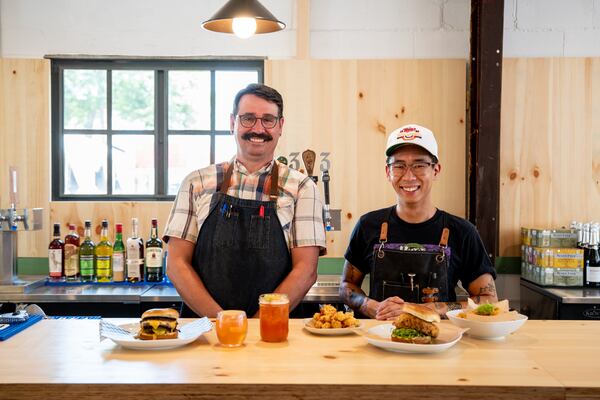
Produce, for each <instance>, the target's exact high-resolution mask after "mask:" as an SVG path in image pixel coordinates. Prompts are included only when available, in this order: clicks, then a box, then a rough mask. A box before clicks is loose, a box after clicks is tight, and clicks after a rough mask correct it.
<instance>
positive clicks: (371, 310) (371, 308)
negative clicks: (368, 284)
mask: <svg viewBox="0 0 600 400" xmlns="http://www.w3.org/2000/svg"><path fill="white" fill-rule="evenodd" d="M364 278H365V274H363V273H362V272H361V271H360V270H359V269H358V268H356V267H355V266H354V265H352V264H350V263H349V262H348V261H346V262H345V263H344V272H343V273H342V282H341V284H340V297H341V298H342V300H343V301H344V303H346V304H347V305H348V306H349V307H350V308H352V309H353V310H356V311H360V312H361V313H362V314H364V315H366V316H368V317H369V318H375V315H376V314H377V308H378V307H379V302H377V301H375V300H372V299H370V298H368V297H367V295H366V294H365V292H363V290H362V289H361V288H360V285H361V284H362V282H363V279H364Z"/></svg>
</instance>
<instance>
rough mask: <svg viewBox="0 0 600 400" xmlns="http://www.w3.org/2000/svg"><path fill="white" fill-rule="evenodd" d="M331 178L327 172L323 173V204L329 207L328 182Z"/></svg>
mask: <svg viewBox="0 0 600 400" xmlns="http://www.w3.org/2000/svg"><path fill="white" fill-rule="evenodd" d="M330 180H331V177H330V176H329V171H328V170H325V171H323V191H324V192H325V204H327V205H329V181H330Z"/></svg>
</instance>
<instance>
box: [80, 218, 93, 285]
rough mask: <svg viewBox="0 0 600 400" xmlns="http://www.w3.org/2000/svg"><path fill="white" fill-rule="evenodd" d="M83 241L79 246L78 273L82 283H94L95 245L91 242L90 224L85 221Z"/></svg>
mask: <svg viewBox="0 0 600 400" xmlns="http://www.w3.org/2000/svg"><path fill="white" fill-rule="evenodd" d="M83 236H84V239H83V243H81V246H79V273H80V274H81V281H82V282H94V278H95V273H94V250H95V249H96V245H95V244H94V242H92V222H91V221H85V231H84V233H83Z"/></svg>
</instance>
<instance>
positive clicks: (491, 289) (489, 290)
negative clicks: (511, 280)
mask: <svg viewBox="0 0 600 400" xmlns="http://www.w3.org/2000/svg"><path fill="white" fill-rule="evenodd" d="M480 296H496V284H495V283H494V281H493V280H490V282H489V283H488V284H487V285H486V286H484V287H481V288H479V293H477V297H480Z"/></svg>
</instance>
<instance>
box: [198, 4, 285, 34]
mask: <svg viewBox="0 0 600 400" xmlns="http://www.w3.org/2000/svg"><path fill="white" fill-rule="evenodd" d="M202 26H203V27H204V29H207V30H209V31H213V32H222V33H235V34H236V36H238V37H240V38H243V39H246V38H249V37H250V36H252V35H254V34H255V33H256V34H258V33H270V32H277V31H280V30H282V29H283V28H285V24H284V23H283V22H281V21H279V20H278V19H277V18H275V16H274V15H273V14H271V13H270V12H269V10H267V9H266V8H265V7H264V6H263V5H262V4H260V2H259V1H258V0H229V1H228V2H227V3H226V4H225V5H224V6H223V7H221V9H219V11H217V12H216V13H215V15H213V16H212V17H211V18H210V19H209V20H207V21H204V22H203V23H202Z"/></svg>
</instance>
